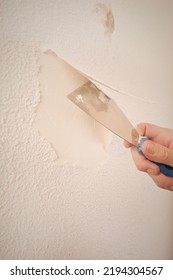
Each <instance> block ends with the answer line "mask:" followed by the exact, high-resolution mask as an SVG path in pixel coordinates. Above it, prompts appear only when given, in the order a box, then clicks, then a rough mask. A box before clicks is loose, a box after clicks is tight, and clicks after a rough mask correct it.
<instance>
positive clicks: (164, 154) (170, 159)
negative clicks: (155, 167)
mask: <svg viewBox="0 0 173 280" xmlns="http://www.w3.org/2000/svg"><path fill="white" fill-rule="evenodd" d="M142 152H143V153H144V155H145V156H146V158H148V159H149V160H152V161H155V162H159V163H164V164H167V165H169V166H172V167H173V150H171V149H169V148H167V147H165V146H162V145H160V144H158V143H155V142H153V141H151V140H148V141H145V142H144V144H143V145H142Z"/></svg>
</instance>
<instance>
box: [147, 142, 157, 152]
mask: <svg viewBox="0 0 173 280" xmlns="http://www.w3.org/2000/svg"><path fill="white" fill-rule="evenodd" d="M147 152H148V153H150V154H151V155H153V154H154V153H155V152H156V146H155V144H154V143H152V142H150V144H149V145H148V146H147Z"/></svg>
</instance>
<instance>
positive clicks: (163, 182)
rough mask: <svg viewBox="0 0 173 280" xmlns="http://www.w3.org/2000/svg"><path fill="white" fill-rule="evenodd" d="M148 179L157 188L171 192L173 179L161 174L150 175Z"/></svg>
mask: <svg viewBox="0 0 173 280" xmlns="http://www.w3.org/2000/svg"><path fill="white" fill-rule="evenodd" d="M150 177H151V178H152V179H153V181H154V182H155V184H156V185H157V186H158V187H159V188H162V189H166V190H169V191H173V178H171V177H166V176H165V175H163V174H162V173H160V174H158V175H150Z"/></svg>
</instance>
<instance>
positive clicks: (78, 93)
mask: <svg viewBox="0 0 173 280" xmlns="http://www.w3.org/2000/svg"><path fill="white" fill-rule="evenodd" d="M67 97H68V98H69V99H70V100H71V101H72V102H73V103H75V104H76V105H77V106H78V107H79V108H81V109H82V110H83V111H85V112H86V113H87V114H88V115H90V116H91V117H92V118H94V119H95V120H96V121H98V122H99V123H101V124H102V125H103V126H105V127H106V128H108V129H109V130H111V131H112V132H113V133H115V134H116V135H118V136H119V137H121V138H123V139H125V140H127V141H128V142H129V143H131V144H133V145H135V146H137V143H138V138H139V133H138V131H137V130H136V129H135V128H134V127H133V126H132V124H131V123H130V122H129V120H128V119H127V117H126V116H125V115H124V113H123V112H122V111H121V109H120V108H119V107H118V105H117V104H116V103H115V102H114V101H113V100H112V99H111V98H109V97H108V96H107V95H106V94H104V93H103V92H102V91H101V90H100V89H98V88H97V87H96V86H95V85H94V84H93V83H92V82H91V81H88V82H87V83H86V84H84V85H83V86H81V87H79V88H78V89H77V90H75V91H74V92H72V93H70V94H69V95H68V96H67Z"/></svg>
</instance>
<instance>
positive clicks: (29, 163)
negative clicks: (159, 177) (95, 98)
mask: <svg viewBox="0 0 173 280" xmlns="http://www.w3.org/2000/svg"><path fill="white" fill-rule="evenodd" d="M130 2H131V5H130V6H129V5H128V4H127V1H118V0H117V1H102V4H104V5H105V6H104V8H103V6H96V4H98V2H95V1H77V0H72V1H67V0H65V1H57V0H56V1H55V0H49V1H48V0H47V1H46V0H44V1H43V0H37V1H33V0H30V1H19V0H14V1H10V0H4V1H2V0H1V1H0V26H1V28H0V199H1V201H0V258H1V259H172V258H173V239H172V236H173V222H172V214H173V194H172V193H171V192H168V191H164V190H162V189H159V188H157V187H156V186H155V185H154V183H153V182H152V181H151V180H150V178H149V177H148V176H147V175H146V174H144V173H141V172H139V171H137V170H136V168H135V166H134V163H133V161H132V158H131V155H130V152H129V151H128V150H126V149H124V147H123V145H122V140H121V139H119V138H118V137H116V136H113V137H112V142H111V144H110V146H109V148H108V150H107V157H106V159H105V161H103V162H102V163H101V164H99V165H95V166H92V168H91V167H82V166H71V165H70V164H66V165H60V164H59V161H58V157H57V153H56V152H55V150H54V149H53V147H52V145H51V143H50V142H49V141H48V140H47V139H46V138H45V137H43V135H42V134H41V133H40V132H39V130H38V128H37V127H36V125H35V118H36V114H37V109H38V106H39V104H40V101H41V99H40V98H41V94H40V85H39V78H38V76H39V71H40V64H39V59H38V57H39V52H40V51H45V50H47V49H52V51H54V52H55V53H57V55H59V56H60V57H62V58H63V59H65V60H67V61H68V62H69V63H70V64H72V65H74V66H75V67H76V68H78V69H80V70H81V71H82V72H84V73H86V74H87V75H89V76H91V77H93V78H95V79H96V80H99V81H101V82H103V83H106V84H108V85H111V86H112V87H114V88H116V89H117V90H119V91H121V92H123V93H119V92H118V91H117V92H115V91H112V90H111V89H108V88H106V87H104V86H103V89H104V90H105V91H106V93H107V94H109V95H111V96H113V97H114V99H115V100H116V101H117V103H118V104H119V105H120V106H121V108H122V109H123V110H124V111H125V112H126V114H127V116H128V117H129V119H130V120H131V121H132V122H133V123H134V124H136V123H138V122H140V121H149V122H153V123H156V124H158V125H162V126H168V127H172V117H173V115H172V114H173V113H172V92H171V87H172V85H170V84H169V83H166V79H167V82H169V75H167V77H165V76H164V75H162V74H163V72H164V70H165V68H164V67H165V64H164V63H165V62H163V61H162V63H163V64H162V68H161V69H160V70H159V71H158V72H157V71H156V72H154V73H155V76H154V78H153V83H151V80H152V79H151V76H150V74H151V71H152V70H153V69H154V67H155V68H156V69H158V64H159V61H158V57H157V56H156V54H157V55H161V54H162V52H163V48H161V47H160V48H159V49H158V53H156V52H154V54H155V56H154V60H153V61H151V58H152V53H153V52H152V51H151V52H150V46H152V47H154V46H156V42H157V43H159V40H158V37H157V32H155V33H154V34H155V36H154V39H153V40H154V43H152V42H153V40H152V37H151V29H150V32H149V34H148V33H147V32H146V31H147V30H144V29H145V26H146V25H145V24H144V23H145V22H147V24H149V23H150V25H151V26H152V24H151V23H152V22H151V21H150V19H151V18H153V17H152V12H153V11H154V13H155V15H157V13H156V9H155V5H156V2H157V7H158V18H160V13H161V11H163V9H162V8H163V7H167V8H166V10H164V11H165V12H164V15H165V18H167V19H169V11H170V6H169V5H170V4H169V3H170V2H171V1H137V0H132V1H130ZM143 2H145V3H143ZM139 3H141V4H139ZM158 3H159V4H158ZM164 5H165V6H164ZM99 7H102V8H99ZM99 9H101V10H99ZM109 9H111V11H112V14H113V16H114V20H115V22H114V23H115V25H114V28H113V27H111V28H110V29H107V28H109V27H108V26H109V24H108V23H107V21H105V15H107V13H108V11H109ZM104 11H105V13H106V14H105V15H104ZM147 11H150V13H148V12H147ZM89 19H90V20H89ZM146 19H148V21H147V20H146ZM156 19H157V16H156ZM105 22H106V25H105ZM156 22H157V20H156ZM109 23H110V24H112V19H111V20H110V22H109ZM136 23H138V24H136ZM164 23H165V21H164ZM165 24H167V25H168V26H169V20H167V22H166V23H165ZM135 26H137V27H138V29H137V30H136V31H135V29H134V28H135ZM153 26H155V25H153ZM165 27H166V25H165ZM153 28H154V27H153ZM171 28H172V27H171ZM156 30H157V29H155V31H156ZM123 31H124V32H123ZM147 34H148V35H147ZM163 34H164V32H163ZM132 35H133V36H132ZM134 35H135V37H134ZM144 35H145V36H148V37H145V36H144ZM116 36H117V37H116ZM144 37H145V38H147V40H145V42H146V44H145V45H142V44H141V38H142V40H144ZM117 38H118V39H119V40H118V39H117ZM134 38H135V41H134ZM166 39H167V40H169V36H167V37H165V40H166ZM143 42H144V41H143ZM164 42H165V41H164ZM162 43H163V42H162ZM139 45H141V49H140V51H139ZM127 46H128V47H127ZM142 46H143V48H142ZM162 47H163V46H162ZM169 47H170V44H169ZM146 48H147V52H146ZM165 54H166V55H168V54H169V50H168V51H167V52H166V51H165ZM147 57H149V59H148V60H147ZM161 57H162V58H163V56H161ZM167 58H168V57H167ZM171 61H172V57H170V60H169V62H170V63H169V67H170V68H171V67H172V64H171ZM156 62H157V63H156ZM147 63H148V65H149V66H150V67H149V66H148V69H149V70H148V71H147ZM141 65H143V67H142V66H141ZM152 67H153V68H152ZM161 70H162V71H161ZM167 71H168V69H167ZM169 71H170V69H169ZM169 73H170V72H169ZM159 75H161V76H162V77H163V79H162V83H161V81H160V80H159V79H158V81H159V85H161V84H163V85H164V86H163V85H162V87H161V88H160V87H159V86H158V85H157V83H156V80H157V79H156V78H158V77H160V76H159ZM147 81H148V82H147ZM163 88H165V92H164V94H163ZM168 89H169V90H168ZM165 96H166V98H165ZM163 101H164V102H163ZM65 140H66V139H64V141H65Z"/></svg>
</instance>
